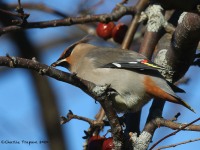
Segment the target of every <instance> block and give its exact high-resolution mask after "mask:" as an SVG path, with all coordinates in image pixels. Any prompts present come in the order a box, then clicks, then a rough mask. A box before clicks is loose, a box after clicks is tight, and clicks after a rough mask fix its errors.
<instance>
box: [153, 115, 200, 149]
mask: <svg viewBox="0 0 200 150" xmlns="http://www.w3.org/2000/svg"><path fill="white" fill-rule="evenodd" d="M199 120H200V118H197V119H195V120H194V121H192V122H190V123H188V124H186V125H183V126H182V127H180V128H179V129H177V130H176V131H175V132H172V133H170V134H168V135H166V136H165V137H163V138H161V139H160V140H159V141H157V142H156V143H155V144H153V145H152V146H151V148H150V149H149V150H152V149H153V148H154V147H155V146H156V145H158V144H159V143H160V142H162V141H163V140H165V139H166V138H168V137H170V136H173V135H175V134H176V133H178V132H180V131H181V130H183V129H186V128H187V127H188V126H190V125H192V124H193V123H195V122H197V121H199Z"/></svg>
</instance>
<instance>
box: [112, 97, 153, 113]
mask: <svg viewBox="0 0 200 150" xmlns="http://www.w3.org/2000/svg"><path fill="white" fill-rule="evenodd" d="M150 99H151V97H150V96H149V95H147V94H144V95H143V96H141V97H140V96H138V95H132V94H126V95H124V96H122V95H116V96H115V99H113V101H114V102H113V105H114V107H115V109H116V111H117V112H137V111H139V110H141V108H142V107H143V106H144V105H145V104H146V103H147V102H148V101H149V100H150Z"/></svg>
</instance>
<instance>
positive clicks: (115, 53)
mask: <svg viewBox="0 0 200 150" xmlns="http://www.w3.org/2000/svg"><path fill="white" fill-rule="evenodd" d="M52 65H53V66H58V65H59V66H63V67H66V68H67V69H69V70H70V72H72V73H76V74H77V76H78V77H80V78H82V79H85V80H88V81H91V82H93V83H95V84H97V85H105V84H110V85H111V87H112V88H113V89H115V90H116V92H117V95H113V96H111V99H112V100H113V104H114V107H115V109H116V110H117V111H118V112H136V111H139V110H140V109H141V108H142V107H143V106H144V105H145V104H146V103H147V102H148V101H149V100H150V99H151V98H153V97H154V98H159V99H161V100H166V101H170V102H173V103H177V104H181V105H183V106H185V107H186V108H188V109H190V110H191V111H194V110H193V109H192V108H191V107H190V106H189V105H188V104H187V103H185V102H184V101H183V100H182V99H181V98H179V97H178V96H177V95H176V94H175V93H174V91H173V89H174V90H177V91H179V92H182V91H183V90H181V89H179V88H178V87H175V86H174V85H173V86H172V84H169V83H168V82H167V81H166V80H165V79H164V78H163V77H162V76H161V74H160V73H159V72H158V70H157V68H160V69H164V68H162V67H161V66H158V65H156V64H154V63H153V62H151V61H149V60H148V59H147V58H146V57H145V56H143V55H141V54H139V53H136V52H133V51H124V50H122V49H119V48H106V47H96V46H94V45H91V44H87V43H84V41H79V42H77V43H75V44H73V45H72V46H70V47H69V48H67V49H66V50H65V51H64V52H63V53H62V55H61V56H60V58H59V59H58V61H56V62H55V63H53V64H52ZM172 88H173V89H172Z"/></svg>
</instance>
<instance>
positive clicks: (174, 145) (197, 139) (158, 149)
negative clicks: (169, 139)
mask: <svg viewBox="0 0 200 150" xmlns="http://www.w3.org/2000/svg"><path fill="white" fill-rule="evenodd" d="M196 141H200V138H196V139H192V140H187V141H183V142H180V143H176V144H170V145H167V146H162V147H159V148H157V150H161V149H166V148H171V147H176V146H179V145H182V144H187V143H191V142H196Z"/></svg>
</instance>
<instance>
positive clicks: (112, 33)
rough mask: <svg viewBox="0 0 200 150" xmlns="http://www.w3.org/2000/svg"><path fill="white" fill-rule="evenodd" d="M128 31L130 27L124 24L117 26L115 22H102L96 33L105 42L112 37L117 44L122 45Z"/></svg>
mask: <svg viewBox="0 0 200 150" xmlns="http://www.w3.org/2000/svg"><path fill="white" fill-rule="evenodd" d="M127 29H128V26H127V25H125V24H123V23H119V24H117V25H115V24H114V23H113V22H109V23H101V22H100V23H98V25H97V28H96V32H97V35H98V36H99V37H101V38H103V39H104V40H107V39H109V38H111V37H112V38H113V40H114V41H115V42H117V43H120V44H121V43H122V42H123V39H124V37H125V34H126V31H127Z"/></svg>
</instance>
